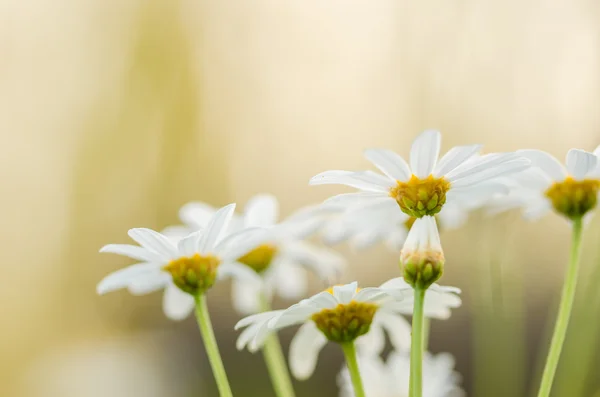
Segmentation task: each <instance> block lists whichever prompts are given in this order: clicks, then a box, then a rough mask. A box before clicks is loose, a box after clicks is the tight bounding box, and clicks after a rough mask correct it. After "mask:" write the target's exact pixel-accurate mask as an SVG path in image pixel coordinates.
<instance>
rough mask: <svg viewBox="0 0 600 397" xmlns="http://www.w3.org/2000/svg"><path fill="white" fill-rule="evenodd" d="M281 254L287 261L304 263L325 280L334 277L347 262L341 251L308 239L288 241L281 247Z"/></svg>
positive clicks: (298, 263)
mask: <svg viewBox="0 0 600 397" xmlns="http://www.w3.org/2000/svg"><path fill="white" fill-rule="evenodd" d="M281 256H282V257H283V258H284V259H283V260H285V261H286V262H289V263H293V264H297V265H302V266H304V267H306V268H307V269H309V270H311V271H312V272H314V273H316V274H317V275H318V276H319V277H320V278H322V279H325V280H329V279H331V278H334V277H335V276H336V275H337V274H339V272H340V271H341V270H342V269H343V268H344V266H345V264H346V262H345V260H344V258H343V257H342V256H341V255H340V254H339V253H337V252H335V251H333V250H331V249H325V248H320V247H315V246H314V245H312V244H310V243H308V242H306V241H293V242H288V243H286V244H285V245H284V246H282V247H281Z"/></svg>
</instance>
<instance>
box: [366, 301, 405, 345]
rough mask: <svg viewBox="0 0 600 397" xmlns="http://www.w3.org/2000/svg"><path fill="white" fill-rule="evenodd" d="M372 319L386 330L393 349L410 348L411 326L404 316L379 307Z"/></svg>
mask: <svg viewBox="0 0 600 397" xmlns="http://www.w3.org/2000/svg"><path fill="white" fill-rule="evenodd" d="M373 321H377V322H378V323H379V324H380V325H381V326H382V327H383V328H384V329H385V330H386V331H387V334H388V336H389V338H390V342H392V346H393V347H394V349H396V350H399V351H406V350H409V349H410V333H411V326H410V324H409V323H408V321H406V319H405V318H404V317H402V316H401V315H399V314H394V313H389V312H387V311H386V310H384V309H381V310H378V311H377V313H375V319H374V320H373Z"/></svg>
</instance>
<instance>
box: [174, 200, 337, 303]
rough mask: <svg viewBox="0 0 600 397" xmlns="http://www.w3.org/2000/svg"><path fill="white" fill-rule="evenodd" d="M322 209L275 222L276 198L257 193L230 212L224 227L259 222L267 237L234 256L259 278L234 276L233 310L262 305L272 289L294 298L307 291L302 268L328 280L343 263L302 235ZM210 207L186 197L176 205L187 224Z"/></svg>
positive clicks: (195, 224) (202, 220)
mask: <svg viewBox="0 0 600 397" xmlns="http://www.w3.org/2000/svg"><path fill="white" fill-rule="evenodd" d="M325 211H327V208H326V207H317V206H314V207H307V208H303V209H301V210H299V211H297V212H296V213H294V214H293V215H291V216H290V217H288V218H286V219H284V220H283V221H281V222H280V223H277V221H278V217H279V203H278V201H277V199H276V198H275V197H274V196H271V195H267V194H260V195H256V196H254V197H253V198H251V199H250V200H249V201H248V203H247V204H246V207H245V210H244V213H243V214H242V215H234V217H233V220H232V222H231V226H230V228H229V230H228V232H229V233H235V232H238V231H239V230H243V229H246V228H252V227H263V228H266V229H268V230H269V232H270V233H269V235H270V238H269V239H267V240H264V241H263V243H262V244H261V245H260V246H258V247H256V248H255V249H254V250H252V251H251V252H248V253H246V254H245V255H244V256H241V257H239V258H237V261H238V262H239V263H243V264H245V265H246V266H248V268H250V269H252V270H253V271H254V272H255V273H256V274H257V275H258V276H260V278H261V279H262V281H263V282H262V283H261V284H256V283H247V282H244V280H233V283H232V300H233V305H234V307H235V309H236V310H237V311H239V312H240V313H242V314H253V313H258V312H260V311H262V310H264V302H261V300H263V299H266V300H267V302H271V300H272V298H273V296H274V295H278V296H281V297H283V298H285V299H299V298H300V297H301V296H304V295H306V292H307V284H308V274H307V271H306V270H310V271H311V272H313V273H315V274H316V275H317V276H318V277H319V278H321V279H323V280H325V281H326V282H327V284H329V283H330V282H331V281H332V280H333V279H336V278H337V277H338V275H339V273H340V272H341V271H342V269H343V267H344V266H345V260H344V259H343V257H342V256H341V255H339V254H338V253H336V252H335V251H333V250H331V249H328V248H321V247H317V246H315V245H313V244H311V243H309V242H307V241H303V239H304V238H306V237H307V236H309V235H310V234H312V233H314V232H315V231H316V230H317V228H318V227H319V226H320V225H321V223H322V222H323V219H324V218H323V217H322V216H320V215H321V214H322V213H323V212H325ZM213 212H214V209H213V208H212V207H210V206H209V205H207V204H204V203H189V204H186V205H185V206H184V207H183V208H182V209H181V211H180V217H181V219H182V220H183V221H184V222H185V223H186V224H187V225H188V226H189V227H190V228H202V227H204V226H205V224H206V222H207V220H208V219H209V217H210V215H211V214H212V213H213ZM261 296H262V298H261Z"/></svg>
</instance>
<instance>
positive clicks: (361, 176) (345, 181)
mask: <svg viewBox="0 0 600 397" xmlns="http://www.w3.org/2000/svg"><path fill="white" fill-rule="evenodd" d="M374 175H376V174H374V173H369V172H367V171H361V172H351V171H325V172H322V173H320V174H319V175H316V176H313V177H312V178H311V179H310V182H309V184H311V185H346V186H350V187H354V188H356V189H360V190H366V191H369V192H383V193H387V192H389V189H390V188H391V187H392V186H394V182H393V181H392V180H388V181H387V183H385V184H384V183H382V182H383V181H382V180H381V178H378V177H376V176H374Z"/></svg>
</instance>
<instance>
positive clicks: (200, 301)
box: [196, 294, 233, 397]
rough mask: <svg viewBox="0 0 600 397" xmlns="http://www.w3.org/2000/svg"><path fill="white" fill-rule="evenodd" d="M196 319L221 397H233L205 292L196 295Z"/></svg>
mask: <svg viewBox="0 0 600 397" xmlns="http://www.w3.org/2000/svg"><path fill="white" fill-rule="evenodd" d="M196 320H197V321H198V328H200V334H201V335H202V340H203V341H204V348H205V349H206V354H207V355H208V360H209V361H210V366H211V368H212V371H213V376H214V377H215V381H216V382H217V387H218V388H219V394H220V396H221V397H233V394H232V393H231V387H230V386H229V381H228V380H227V373H226V372H225V368H224V367H223V361H222V360H221V355H220V354H219V347H218V346H217V340H216V338H215V333H214V331H213V327H212V324H211V322H210V316H209V313H208V306H207V305H206V295H204V294H201V295H200V296H197V297H196Z"/></svg>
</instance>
